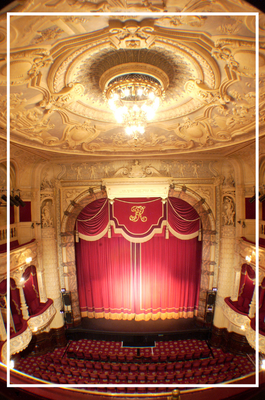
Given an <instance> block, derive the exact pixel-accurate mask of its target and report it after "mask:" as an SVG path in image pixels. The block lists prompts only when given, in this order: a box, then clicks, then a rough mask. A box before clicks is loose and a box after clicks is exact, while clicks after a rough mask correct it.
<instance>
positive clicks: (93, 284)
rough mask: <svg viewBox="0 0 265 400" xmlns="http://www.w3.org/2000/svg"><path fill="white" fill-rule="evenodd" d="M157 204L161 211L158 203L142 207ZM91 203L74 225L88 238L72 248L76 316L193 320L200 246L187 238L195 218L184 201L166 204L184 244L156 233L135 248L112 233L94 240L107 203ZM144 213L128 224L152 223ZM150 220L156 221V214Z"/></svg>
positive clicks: (105, 224)
mask: <svg viewBox="0 0 265 400" xmlns="http://www.w3.org/2000/svg"><path fill="white" fill-rule="evenodd" d="M156 202H157V204H158V206H159V207H160V208H161V205H162V203H161V199H158V200H157V199H155V200H154V201H153V200H152V201H146V202H145V203H144V206H143V207H148V206H149V205H151V204H152V207H153V206H154V204H155V203H156ZM94 203H96V204H93V203H91V204H89V206H87V207H86V208H85V209H84V210H83V211H82V212H81V213H80V214H79V216H78V220H77V224H78V230H79V232H82V234H84V235H87V234H88V235H89V236H90V237H91V238H92V241H91V240H88V241H87V240H82V237H81V239H80V241H79V243H76V264H77V283H78V293H79V302H80V308H81V315H82V316H87V317H90V318H94V317H95V318H106V319H134V318H135V319H136V320H149V319H158V318H162V319H166V318H176V319H177V318H191V317H193V316H194V315H196V312H197V308H198V301H199V287H200V275H201V247H202V243H201V242H199V241H198V238H197V237H193V238H190V235H193V234H195V236H197V233H198V229H199V216H198V214H197V212H196V211H195V210H194V209H193V208H192V207H191V206H190V205H189V204H187V203H186V202H185V201H183V200H181V199H175V198H171V199H170V204H169V206H168V222H169V224H171V227H172V229H173V230H174V231H175V230H176V232H179V234H180V235H184V236H185V235H186V236H188V240H180V239H178V238H177V237H176V235H172V234H170V235H169V239H165V236H164V235H161V233H160V234H159V235H155V236H153V237H151V238H150V237H148V238H146V241H143V242H142V243H141V242H140V243H139V242H135V241H134V240H130V241H129V240H126V239H125V238H124V237H123V235H122V234H121V235H118V234H117V233H116V234H114V235H112V237H111V238H108V237H106V236H103V237H100V238H98V237H99V236H100V234H102V232H104V229H105V227H108V218H109V217H108V202H107V200H106V199H101V201H99V200H97V201H95V202H94ZM121 203H122V202H121ZM124 204H128V202H124ZM133 206H134V205H133ZM131 208H132V206H131V204H130V207H129V211H130V212H129V213H126V215H127V214H128V215H129V216H131ZM162 210H163V207H162ZM148 212H149V214H148V213H146V214H144V212H143V213H142V214H140V215H139V218H138V216H137V214H135V215H133V216H132V217H131V222H134V221H133V219H132V218H134V217H135V220H136V219H137V222H139V219H141V218H140V217H142V219H143V221H142V222H143V223H144V222H146V219H147V220H148V219H150V220H151V217H153V215H152V213H150V210H149V211H148ZM155 215H156V216H155V218H156V219H159V217H158V218H157V215H158V213H157V214H155ZM160 215H162V214H160ZM144 216H146V218H144ZM136 217H137V218H136ZM80 225H82V228H81V226H80ZM150 225H152V224H150ZM139 229H140V228H139ZM100 232H101V233H100ZM162 232H163V230H162ZM95 238H98V240H95Z"/></svg>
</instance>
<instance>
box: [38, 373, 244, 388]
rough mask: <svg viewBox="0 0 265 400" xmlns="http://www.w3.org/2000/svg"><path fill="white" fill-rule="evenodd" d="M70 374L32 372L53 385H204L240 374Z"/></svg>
mask: <svg viewBox="0 0 265 400" xmlns="http://www.w3.org/2000/svg"><path fill="white" fill-rule="evenodd" d="M71 372H72V374H66V373H64V374H63V375H60V374H53V373H50V374H47V373H45V372H41V371H34V373H33V375H34V376H35V377H36V378H39V379H43V380H46V381H51V382H53V383H69V384H73V383H78V384H80V383H84V384H90V383H91V384H116V383H117V384H140V385H142V384H156V383H157V384H174V383H179V384H180V383H192V382H193V383H195V382H197V380H198V381H199V380H200V381H201V382H203V383H206V382H210V383H214V382H216V381H217V380H218V381H220V382H223V381H227V380H231V379H234V378H235V377H239V376H240V375H241V374H240V372H238V371H209V370H205V371H186V373H183V372H182V373H167V374H144V373H141V374H132V373H130V374H107V373H96V372H87V371H83V372H82V373H81V372H80V373H79V371H71Z"/></svg>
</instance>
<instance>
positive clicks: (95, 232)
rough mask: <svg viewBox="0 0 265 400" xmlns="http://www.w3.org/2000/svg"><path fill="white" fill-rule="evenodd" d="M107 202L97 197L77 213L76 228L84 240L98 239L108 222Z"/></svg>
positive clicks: (103, 232)
mask: <svg viewBox="0 0 265 400" xmlns="http://www.w3.org/2000/svg"><path fill="white" fill-rule="evenodd" d="M108 207H109V204H108V200H107V199H98V200H96V201H93V202H92V203H89V204H88V205H87V206H86V207H85V208H84V209H83V210H82V211H81V213H80V214H79V215H78V217H77V222H76V230H77V231H78V232H79V236H80V237H81V238H82V239H85V240H98V239H99V238H100V237H102V236H103V235H104V234H105V233H106V231H107V229H108V224H109V209H108Z"/></svg>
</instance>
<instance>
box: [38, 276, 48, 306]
mask: <svg viewBox="0 0 265 400" xmlns="http://www.w3.org/2000/svg"><path fill="white" fill-rule="evenodd" d="M37 280H38V287H39V295H40V302H41V303H46V301H47V295H46V289H45V285H44V276H43V270H39V269H38V270H37Z"/></svg>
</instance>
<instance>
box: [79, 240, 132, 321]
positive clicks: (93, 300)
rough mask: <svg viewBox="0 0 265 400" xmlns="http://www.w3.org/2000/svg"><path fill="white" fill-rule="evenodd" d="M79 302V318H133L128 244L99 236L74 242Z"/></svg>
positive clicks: (125, 241) (124, 241)
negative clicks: (88, 240)
mask: <svg viewBox="0 0 265 400" xmlns="http://www.w3.org/2000/svg"><path fill="white" fill-rule="evenodd" d="M76 263H77V282H78V293H79V302H80V308H81V313H82V316H88V317H90V318H93V317H96V318H103V317H104V318H106V319H133V318H134V305H133V303H132V301H133V297H132V286H131V285H132V282H133V277H132V274H133V271H132V269H131V262H130V242H128V241H127V240H125V239H124V238H123V237H115V238H112V239H108V238H106V237H103V238H101V239H99V240H98V241H95V242H87V241H84V240H82V239H81V240H80V242H79V243H76Z"/></svg>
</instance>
